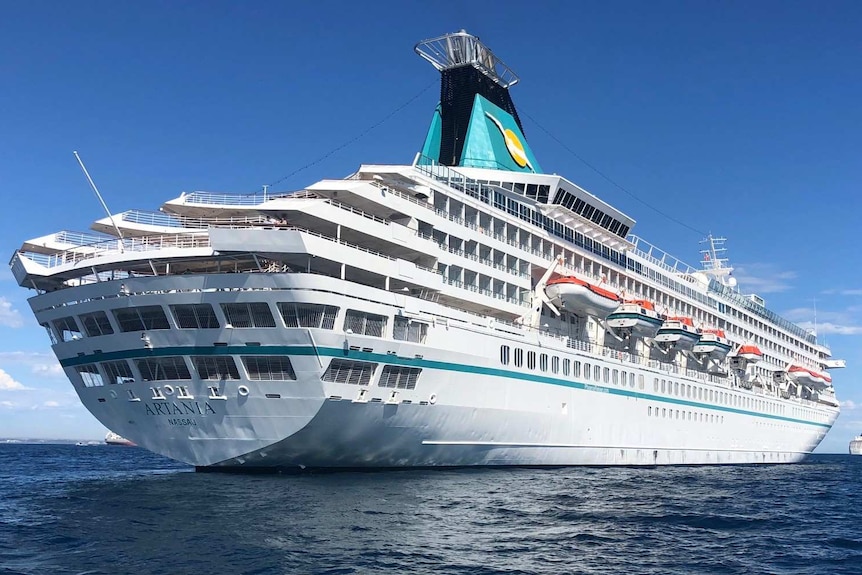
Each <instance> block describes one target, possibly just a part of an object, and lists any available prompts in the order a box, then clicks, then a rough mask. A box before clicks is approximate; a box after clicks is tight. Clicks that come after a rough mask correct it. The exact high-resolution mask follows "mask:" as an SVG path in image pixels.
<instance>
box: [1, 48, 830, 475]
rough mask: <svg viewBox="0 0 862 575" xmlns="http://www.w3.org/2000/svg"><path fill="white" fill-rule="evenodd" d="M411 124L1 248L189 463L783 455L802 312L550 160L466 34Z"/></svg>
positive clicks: (211, 466)
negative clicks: (393, 135) (355, 160)
mask: <svg viewBox="0 0 862 575" xmlns="http://www.w3.org/2000/svg"><path fill="white" fill-rule="evenodd" d="M415 51H416V53H417V54H418V55H419V56H421V57H422V58H423V59H424V60H426V61H427V62H428V63H430V64H431V65H433V67H434V68H435V69H436V70H437V71H438V72H439V73H440V75H441V90H440V101H439V104H438V105H437V107H436V109H434V110H429V112H431V114H430V115H431V122H430V126H429V128H428V131H427V136H426V137H425V140H424V143H423V144H422V147H421V149H419V150H418V152H416V153H415V155H414V156H413V161H412V163H409V164H405V165H362V166H360V167H359V168H358V169H357V170H356V171H355V172H354V173H352V174H351V175H350V176H348V177H346V178H344V179H331V180H322V181H319V182H317V183H314V184H312V185H309V186H308V187H306V188H305V189H301V190H294V191H290V192H279V193H273V192H271V191H268V190H264V191H263V192H262V193H259V194H252V195H230V194H221V193H208V192H204V191H194V192H188V193H182V194H180V195H179V197H175V198H174V199H170V200H168V201H166V202H165V203H163V204H162V205H161V206H160V207H157V210H156V211H140V210H131V211H126V212H122V213H108V214H107V215H106V217H102V218H100V219H97V220H96V221H95V222H94V223H93V224H92V226H91V231H87V232H76V231H68V230H67V231H59V232H56V233H52V234H49V235H45V236H41V237H38V238H35V239H32V240H29V241H26V242H24V244H23V245H22V247H21V248H20V249H19V250H18V251H17V252H16V253H15V254H14V255H13V257H12V259H11V262H10V265H11V269H12V272H13V273H14V276H15V278H16V279H17V281H18V283H19V284H20V285H21V286H22V287H25V288H28V289H30V290H33V291H34V295H33V296H32V297H31V298H30V300H29V302H30V305H31V307H32V310H33V313H34V314H35V316H36V318H37V319H38V321H39V323H40V324H41V325H42V326H43V327H44V328H45V330H46V332H47V334H48V337H50V339H51V343H52V349H53V351H54V353H55V354H56V356H57V358H58V360H59V362H60V364H61V365H62V367H63V369H64V370H65V373H66V374H67V376H68V378H69V380H70V381H71V383H72V386H73V387H74V389H75V391H76V392H77V394H78V396H79V397H80V399H81V401H82V403H83V404H84V405H85V406H86V407H87V409H88V410H89V411H90V412H91V413H92V414H93V415H94V416H95V417H96V418H97V419H98V420H99V421H100V422H101V423H102V424H104V425H105V426H106V427H107V428H109V429H111V430H115V431H116V432H117V433H119V434H121V435H122V436H123V437H125V438H128V439H129V440H130V441H132V442H134V443H135V444H137V445H139V446H141V447H143V448H146V449H148V450H150V451H153V452H155V453H159V454H162V455H164V456H167V457H170V458H173V459H176V460H179V461H182V462H186V463H188V464H190V465H193V466H195V467H196V468H197V469H198V470H216V471H217V470H225V471H227V470H258V471H259V470H281V471H289V470H302V469H316V468H329V469H332V468H336V469H339V468H340V469H355V468H403V467H417V466H421V467H445V466H569V465H630V466H638V465H649V466H654V465H675V464H698V465H700V464H743V463H746V464H748V463H789V462H796V461H799V460H801V459H803V458H804V457H805V456H806V455H807V454H809V453H811V451H812V450H813V449H814V448H815V447H816V446H817V445H818V444H819V443H820V441H821V440H822V439H823V437H824V435H825V434H826V433H827V432H828V431H829V429H830V427H831V426H832V424H833V422H834V421H835V419H836V417H838V414H839V405H838V401H837V400H836V397H835V392H834V388H833V383H832V378H831V376H830V375H829V373H828V372H829V370H830V369H831V368H835V367H841V366H843V361H842V360H836V359H832V358H831V356H830V350H829V349H828V348H827V347H825V346H824V345H821V344H819V343H818V342H817V340H816V339H815V337H814V335H812V334H811V333H810V332H808V331H806V330H805V329H802V328H801V327H799V326H797V325H795V324H793V323H791V322H789V321H787V320H785V319H783V318H782V317H780V316H779V315H777V314H776V313H774V312H773V311H770V310H769V309H768V308H767V307H766V305H765V302H764V300H763V299H762V298H760V297H758V296H756V295H743V293H742V292H741V291H740V289H739V286H737V285H736V282H735V278H734V277H733V275H732V273H731V271H732V268H731V266H730V265H729V263H728V258H727V257H725V255H726V254H725V251H724V241H723V239H722V238H715V237H709V238H707V240H706V243H705V244H704V245H703V246H692V247H693V248H694V249H693V251H696V250H697V249H700V248H701V247H702V252H701V253H702V254H703V261H702V262H700V264H698V266H696V267H695V266H691V265H687V264H685V263H684V262H683V261H681V260H679V259H677V258H675V257H673V256H672V255H670V254H669V253H668V252H666V251H664V250H662V249H660V248H658V247H657V246H654V245H652V244H650V243H648V242H647V241H645V240H643V239H641V238H639V237H637V236H635V235H633V234H632V229H633V226H634V224H635V221H634V220H633V219H632V218H631V217H630V216H628V215H627V214H625V213H623V212H622V211H620V210H618V209H616V208H614V207H613V206H611V205H610V204H608V203H607V202H606V201H603V200H602V199H600V198H598V197H596V196H595V195H593V194H591V193H590V192H588V191H587V190H585V189H583V188H581V187H579V186H578V185H577V184H575V183H573V182H571V181H569V180H567V179H566V178H564V177H562V176H559V175H556V174H553V173H548V172H546V171H544V170H543V169H542V168H541V166H540V164H539V161H538V159H537V158H536V157H535V156H534V154H533V151H532V149H531V148H530V146H529V145H528V144H527V140H526V138H525V136H524V130H523V127H522V124H521V121H520V118H519V116H518V112H517V110H516V108H515V106H514V104H513V101H512V98H511V95H510V89H511V88H512V87H513V86H514V85H515V84H516V83H517V82H518V77H517V76H516V75H515V74H514V72H513V71H512V70H511V69H510V68H508V67H507V66H506V65H505V64H504V63H503V61H502V60H500V59H499V58H498V57H497V56H496V55H495V54H494V53H493V52H492V51H491V50H490V49H489V48H488V47H487V46H486V45H484V44H483V43H482V42H480V40H479V39H478V38H477V37H475V36H472V35H470V34H468V33H466V32H464V31H461V32H457V33H453V34H447V35H444V36H441V37H439V38H434V39H430V40H426V41H423V42H420V43H419V44H417V45H416V47H415Z"/></svg>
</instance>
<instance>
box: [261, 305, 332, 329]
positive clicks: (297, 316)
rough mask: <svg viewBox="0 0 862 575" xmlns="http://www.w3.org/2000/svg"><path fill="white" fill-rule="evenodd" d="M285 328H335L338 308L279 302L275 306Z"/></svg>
mask: <svg viewBox="0 0 862 575" xmlns="http://www.w3.org/2000/svg"><path fill="white" fill-rule="evenodd" d="M275 305H276V307H278V312H279V313H280V314H281V319H282V320H283V321H284V326H285V327H316V328H320V329H333V328H335V317H336V316H337V315H338V308H337V307H336V306H334V305H322V304H314V303H294V302H282V301H280V302H278V303H276V304H275Z"/></svg>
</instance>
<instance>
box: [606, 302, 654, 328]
mask: <svg viewBox="0 0 862 575" xmlns="http://www.w3.org/2000/svg"><path fill="white" fill-rule="evenodd" d="M607 323H608V327H610V328H611V329H613V330H614V331H616V332H617V333H619V334H622V335H627V336H630V337H655V334H656V333H657V332H658V329H659V328H660V327H661V325H662V323H664V317H663V316H660V315H659V314H658V312H657V311H656V310H655V306H654V305H653V303H652V302H651V301H647V300H644V299H636V300H625V301H623V302H622V303H621V304H620V305H619V306H617V308H616V309H615V310H614V311H613V312H611V313H610V314H609V315H608V318H607Z"/></svg>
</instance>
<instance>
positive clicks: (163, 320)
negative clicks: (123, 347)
mask: <svg viewBox="0 0 862 575" xmlns="http://www.w3.org/2000/svg"><path fill="white" fill-rule="evenodd" d="M113 312H114V318H115V319H116V320H117V323H118V324H119V326H120V331H122V332H130V331H146V330H154V329H171V326H170V324H168V317H167V316H166V315H165V311H164V310H163V309H162V306H160V305H144V306H140V307H129V308H121V309H115V310H113Z"/></svg>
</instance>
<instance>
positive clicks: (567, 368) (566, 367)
mask: <svg viewBox="0 0 862 575" xmlns="http://www.w3.org/2000/svg"><path fill="white" fill-rule="evenodd" d="M571 371H572V360H570V359H564V360H563V375H565V376H568V375H569V373H571Z"/></svg>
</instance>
